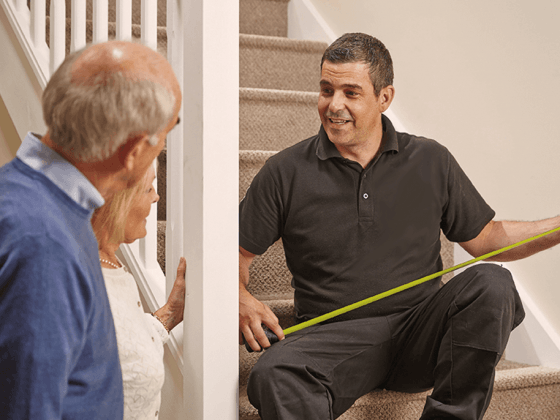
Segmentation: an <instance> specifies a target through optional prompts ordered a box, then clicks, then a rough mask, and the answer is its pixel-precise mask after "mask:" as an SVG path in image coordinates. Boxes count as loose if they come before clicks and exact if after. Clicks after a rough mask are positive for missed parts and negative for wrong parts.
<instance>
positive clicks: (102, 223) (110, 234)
mask: <svg viewBox="0 0 560 420" xmlns="http://www.w3.org/2000/svg"><path fill="white" fill-rule="evenodd" d="M149 172H150V171H146V174H145V175H144V177H143V178H142V179H141V180H140V181H139V182H137V183H136V184H135V185H134V186H132V187H130V188H127V189H125V190H122V191H119V192H118V193H116V194H115V195H113V197H111V198H110V199H109V200H107V201H106V202H105V204H104V205H103V206H101V207H99V208H98V209H96V210H95V212H94V213H93V216H92V218H91V226H92V228H93V232H94V233H95V237H96V238H97V242H98V244H99V248H100V249H101V248H102V247H103V245H105V244H106V243H111V244H122V243H123V242H124V240H125V228H126V217H127V215H128V212H129V210H130V208H131V207H132V204H133V203H134V201H135V200H136V199H138V196H139V195H140V194H141V193H142V191H143V189H144V184H145V182H146V179H147V177H148V174H149Z"/></svg>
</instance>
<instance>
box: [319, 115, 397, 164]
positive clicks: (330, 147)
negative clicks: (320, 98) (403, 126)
mask: <svg viewBox="0 0 560 420" xmlns="http://www.w3.org/2000/svg"><path fill="white" fill-rule="evenodd" d="M381 122H382V123H383V138H382V140H381V147H382V150H381V153H385V152H389V151H394V152H397V153H398V151H399V143H398V141H397V132H396V131H395V127H393V123H392V122H391V120H390V119H389V118H387V117H386V116H385V115H384V114H381ZM316 153H317V157H318V158H319V159H321V160H327V159H330V158H334V157H338V158H340V157H342V156H341V155H340V152H339V151H338V149H337V148H336V146H335V145H334V144H333V143H332V142H331V141H330V140H329V137H328V136H327V132H326V131H325V129H324V128H323V126H322V125H321V129H320V130H319V142H318V144H317V152H316Z"/></svg>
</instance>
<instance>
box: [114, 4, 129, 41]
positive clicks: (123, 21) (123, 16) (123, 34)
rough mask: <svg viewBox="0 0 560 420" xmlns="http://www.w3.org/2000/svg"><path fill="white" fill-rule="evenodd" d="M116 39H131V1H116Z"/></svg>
mask: <svg viewBox="0 0 560 420" xmlns="http://www.w3.org/2000/svg"><path fill="white" fill-rule="evenodd" d="M116 18H117V22H116V23H117V39H119V40H124V41H128V40H130V39H131V38H132V0H117V16H116Z"/></svg>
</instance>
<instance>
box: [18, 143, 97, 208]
mask: <svg viewBox="0 0 560 420" xmlns="http://www.w3.org/2000/svg"><path fill="white" fill-rule="evenodd" d="M16 156H17V157H18V158H19V159H20V160H21V161H22V162H23V163H25V164H26V165H27V166H29V167H31V168H33V169H34V170H36V171H37V172H40V173H41V174H43V175H44V176H46V177H47V178H48V179H50V180H51V181H52V182H53V183H54V184H55V185H56V186H57V187H58V188H60V189H61V190H62V191H64V192H65V193H66V194H67V195H68V196H69V197H70V198H71V199H72V200H73V201H74V202H76V203H77V204H78V205H79V206H81V207H83V208H85V209H87V210H94V209H96V208H98V207H101V206H102V205H103V204H105V200H104V199H103V196H102V195H101V194H100V193H99V191H97V189H96V188H95V187H94V186H93V184H92V183H91V182H90V181H89V180H88V179H87V178H86V177H85V176H84V174H82V173H81V172H80V171H79V170H78V169H76V167H75V166H74V165H72V164H71V163H70V162H68V161H67V160H66V159H64V158H63V157H62V156H60V155H59V154H58V153H56V152H55V151H54V150H52V149H51V148H50V147H48V146H47V145H45V144H44V143H43V142H42V141H41V140H40V139H39V137H38V135H36V134H33V133H28V134H27V136H25V139H24V140H23V142H22V144H21V146H20V147H19V149H18V151H17V153H16Z"/></svg>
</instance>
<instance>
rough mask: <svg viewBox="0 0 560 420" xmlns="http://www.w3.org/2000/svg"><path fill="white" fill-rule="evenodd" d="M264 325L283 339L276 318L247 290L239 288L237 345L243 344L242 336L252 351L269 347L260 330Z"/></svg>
mask: <svg viewBox="0 0 560 420" xmlns="http://www.w3.org/2000/svg"><path fill="white" fill-rule="evenodd" d="M262 324H264V325H266V326H267V327H268V328H269V329H270V330H271V331H272V332H273V333H274V334H276V335H277V336H278V338H279V339H280V340H283V339H284V332H283V331H282V328H281V327H280V324H278V318H277V317H276V315H274V313H273V312H272V310H271V309H270V308H269V307H268V306H267V305H265V304H264V303H262V302H260V301H258V300H257V299H255V298H254V297H253V296H252V295H251V294H250V293H249V292H248V291H247V289H246V288H245V287H244V286H242V285H240V287H239V344H243V336H244V337H245V340H246V341H247V343H248V344H249V346H250V347H251V348H252V349H253V351H260V350H261V348H265V349H266V348H268V347H270V342H269V341H268V338H267V337H266V334H265V333H264V330H263V329H262Z"/></svg>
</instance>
